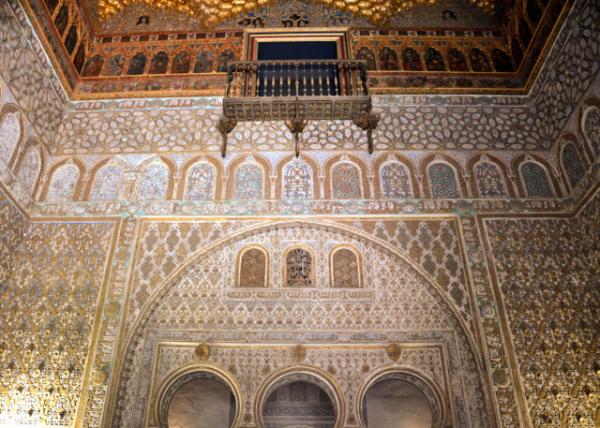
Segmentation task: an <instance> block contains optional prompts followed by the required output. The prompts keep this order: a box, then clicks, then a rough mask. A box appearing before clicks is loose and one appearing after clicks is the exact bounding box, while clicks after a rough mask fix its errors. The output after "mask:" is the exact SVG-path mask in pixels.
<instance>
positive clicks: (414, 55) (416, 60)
mask: <svg viewBox="0 0 600 428" xmlns="http://www.w3.org/2000/svg"><path fill="white" fill-rule="evenodd" d="M402 64H403V66H404V69H405V70H408V71H421V70H423V65H422V64H421V56H420V55H419V53H418V52H417V51H416V50H415V49H413V48H404V50H403V51H402Z"/></svg>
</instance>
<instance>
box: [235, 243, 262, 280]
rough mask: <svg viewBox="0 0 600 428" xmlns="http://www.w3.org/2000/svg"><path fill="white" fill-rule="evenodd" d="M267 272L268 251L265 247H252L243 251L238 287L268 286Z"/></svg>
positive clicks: (239, 264)
mask: <svg viewBox="0 0 600 428" xmlns="http://www.w3.org/2000/svg"><path fill="white" fill-rule="evenodd" d="M267 274H268V267H267V252H266V251H265V250H264V249H262V248H258V247H251V248H247V249H245V250H243V251H242V252H241V254H240V257H239V261H238V275H237V284H238V287H248V288H260V287H266V286H267Z"/></svg>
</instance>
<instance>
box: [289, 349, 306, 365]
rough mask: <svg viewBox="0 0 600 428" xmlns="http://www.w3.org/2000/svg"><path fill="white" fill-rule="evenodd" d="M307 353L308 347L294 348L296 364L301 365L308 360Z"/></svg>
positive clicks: (293, 356) (293, 355)
mask: <svg viewBox="0 0 600 428" xmlns="http://www.w3.org/2000/svg"><path fill="white" fill-rule="evenodd" d="M306 353H307V350H306V346H303V345H296V346H294V347H293V348H292V359H293V360H294V362H295V363H296V364H300V363H302V362H303V361H304V360H306Z"/></svg>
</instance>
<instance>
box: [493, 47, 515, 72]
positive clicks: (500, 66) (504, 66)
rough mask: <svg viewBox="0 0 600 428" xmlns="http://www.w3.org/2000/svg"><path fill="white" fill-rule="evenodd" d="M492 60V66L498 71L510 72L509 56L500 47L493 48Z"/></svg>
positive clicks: (510, 62)
mask: <svg viewBox="0 0 600 428" xmlns="http://www.w3.org/2000/svg"><path fill="white" fill-rule="evenodd" d="M492 61H494V67H495V68H496V71H498V72H500V73H510V72H511V71H513V66H512V61H511V60H510V57H509V56H508V55H507V54H506V53H505V52H504V51H501V50H500V49H494V50H493V51H492Z"/></svg>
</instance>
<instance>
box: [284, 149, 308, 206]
mask: <svg viewBox="0 0 600 428" xmlns="http://www.w3.org/2000/svg"><path fill="white" fill-rule="evenodd" d="M312 197H313V183H312V169H311V167H310V166H309V165H308V164H306V162H303V161H301V160H299V159H294V160H293V161H291V162H290V163H288V164H287V165H286V166H285V168H284V169H283V198H284V199H311V198H312Z"/></svg>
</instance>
